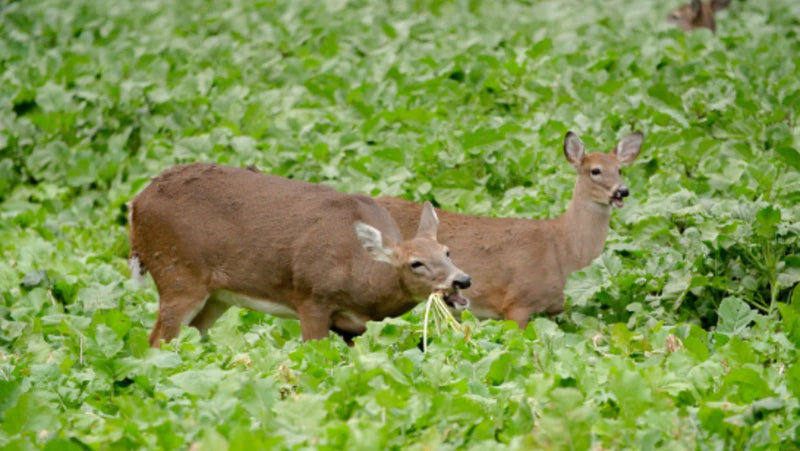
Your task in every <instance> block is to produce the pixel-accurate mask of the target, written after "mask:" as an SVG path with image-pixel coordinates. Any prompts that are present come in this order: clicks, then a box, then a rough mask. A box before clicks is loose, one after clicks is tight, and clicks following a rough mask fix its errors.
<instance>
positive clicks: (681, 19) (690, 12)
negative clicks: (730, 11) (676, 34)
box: [667, 0, 731, 33]
mask: <svg viewBox="0 0 800 451" xmlns="http://www.w3.org/2000/svg"><path fill="white" fill-rule="evenodd" d="M730 3H731V0H710V1H708V2H705V3H701V2H700V0H692V1H691V2H690V3H689V4H686V5H683V6H681V7H679V8H677V9H676V10H675V11H672V12H671V13H670V14H669V16H667V20H668V21H669V22H671V23H674V24H676V25H677V26H679V27H680V28H681V29H683V30H685V31H692V30H696V29H698V28H708V29H709V30H711V32H713V33H716V31H717V24H716V21H715V20H714V14H716V13H717V11H721V10H723V9H725V8H727V7H728V5H730Z"/></svg>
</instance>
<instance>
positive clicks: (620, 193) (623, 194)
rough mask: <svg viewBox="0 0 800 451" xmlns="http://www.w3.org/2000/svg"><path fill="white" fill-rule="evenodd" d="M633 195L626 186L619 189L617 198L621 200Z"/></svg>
mask: <svg viewBox="0 0 800 451" xmlns="http://www.w3.org/2000/svg"><path fill="white" fill-rule="evenodd" d="M630 194H631V193H630V192H629V191H628V187H627V186H625V185H622V186H620V187H619V188H617V197H619V198H620V199H621V198H623V197H628V196H629V195H630Z"/></svg>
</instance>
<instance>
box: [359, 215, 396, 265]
mask: <svg viewBox="0 0 800 451" xmlns="http://www.w3.org/2000/svg"><path fill="white" fill-rule="evenodd" d="M354 226H355V228H356V236H358V241H359V242H361V245H362V246H364V249H365V250H366V251H367V253H368V254H369V255H370V257H372V258H373V259H375V260H377V261H379V262H386V263H391V262H392V256H393V255H394V250H393V249H392V246H387V245H385V244H383V235H382V234H381V231H380V230H378V229H376V228H375V227H372V226H371V225H368V224H364V223H363V222H360V221H357V222H356V223H355V224H354Z"/></svg>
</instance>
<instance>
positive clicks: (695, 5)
mask: <svg viewBox="0 0 800 451" xmlns="http://www.w3.org/2000/svg"><path fill="white" fill-rule="evenodd" d="M691 7H692V19H696V18H698V17H699V16H700V9H701V8H702V7H703V5H702V4H701V3H700V0H692V3H691Z"/></svg>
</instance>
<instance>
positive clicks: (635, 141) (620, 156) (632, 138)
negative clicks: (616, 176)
mask: <svg viewBox="0 0 800 451" xmlns="http://www.w3.org/2000/svg"><path fill="white" fill-rule="evenodd" d="M643 140H644V135H643V134H642V132H638V131H637V132H633V133H632V134H630V135H628V136H626V137H625V138H622V140H621V141H620V142H619V144H617V147H615V148H614V150H612V151H611V155H614V156H616V157H617V161H619V164H622V165H626V164H631V163H633V160H635V159H636V157H638V156H639V151H640V150H641V149H642V141H643Z"/></svg>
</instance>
